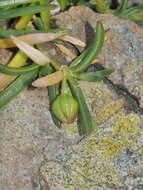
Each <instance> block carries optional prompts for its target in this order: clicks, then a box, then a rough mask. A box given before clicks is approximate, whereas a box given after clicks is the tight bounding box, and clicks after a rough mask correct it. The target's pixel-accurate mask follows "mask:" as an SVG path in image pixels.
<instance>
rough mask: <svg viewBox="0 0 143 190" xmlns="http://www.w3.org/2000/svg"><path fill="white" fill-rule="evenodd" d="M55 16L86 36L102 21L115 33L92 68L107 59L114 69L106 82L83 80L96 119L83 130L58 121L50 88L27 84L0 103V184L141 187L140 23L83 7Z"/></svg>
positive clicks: (87, 189)
mask: <svg viewBox="0 0 143 190" xmlns="http://www.w3.org/2000/svg"><path fill="white" fill-rule="evenodd" d="M53 19H54V24H56V25H59V26H60V27H65V28H70V29H72V34H73V36H75V37H78V38H80V39H81V40H84V41H86V40H87V44H90V43H91V41H92V39H93V36H94V28H95V26H96V21H97V20H100V21H102V22H103V24H104V27H105V30H110V36H109V37H108V40H107V41H106V42H105V44H104V47H103V49H102V53H101V54H100V58H101V59H102V60H103V61H102V63H101V65H98V67H95V68H94V69H99V68H100V67H101V66H103V67H108V68H114V69H115V72H114V73H113V74H112V75H111V76H110V77H109V78H108V79H106V80H104V81H102V82H98V83H88V82H80V86H81V88H82V89H83V92H84V95H85V97H86V100H87V103H88V105H89V109H90V111H91V113H92V117H93V123H94V131H93V133H92V134H90V135H89V136H87V137H79V136H78V133H77V128H76V123H73V124H71V125H68V126H67V125H63V128H62V130H59V129H57V128H56V127H55V126H54V125H53V123H52V120H51V117H50V112H49V105H48V97H47V91H46V90H44V91H38V90H25V91H24V92H23V93H21V94H20V95H19V96H18V97H17V98H16V99H15V100H13V102H11V103H10V104H9V105H8V106H6V107H5V108H3V109H1V110H0V115H1V124H0V131H1V133H0V150H1V154H0V155H1V157H0V158H1V162H0V189H2V190H9V189H11V190H19V189H20V190H27V189H28V190H41V189H42V190H67V189H68V190H79V189H82V190H95V189H96V190H104V189H106V190H115V189H117V190H119V189H120V190H126V189H137V190H140V189H141V188H142V185H143V183H142V181H143V175H142V173H143V168H142V164H143V149H142V143H143V133H142V124H143V116H142V113H141V111H142V108H141V106H142V101H141V98H142V85H143V84H142V79H141V72H142V64H143V63H142V60H143V55H142V52H141V47H142V45H143V44H142V43H143V40H142V35H143V32H142V29H141V28H140V27H139V26H138V25H136V24H134V23H132V22H130V21H127V20H121V19H119V18H117V17H114V16H112V15H102V14H96V13H94V12H93V11H92V10H90V9H89V8H85V7H73V8H71V9H70V10H69V11H67V12H65V13H61V14H59V15H56V16H54V17H53ZM85 26H86V27H85ZM91 69H92V68H91ZM134 107H136V109H134Z"/></svg>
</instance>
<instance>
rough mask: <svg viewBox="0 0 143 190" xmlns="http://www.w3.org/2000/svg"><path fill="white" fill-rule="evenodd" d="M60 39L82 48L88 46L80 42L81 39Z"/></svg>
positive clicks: (69, 37)
mask: <svg viewBox="0 0 143 190" xmlns="http://www.w3.org/2000/svg"><path fill="white" fill-rule="evenodd" d="M59 39H61V40H65V41H67V42H70V43H72V44H74V45H78V46H81V47H85V46H86V44H85V43H84V42H83V41H81V40H79V39H77V38H75V37H73V36H68V35H66V36H62V37H60V38H59Z"/></svg>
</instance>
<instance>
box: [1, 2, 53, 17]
mask: <svg viewBox="0 0 143 190" xmlns="http://www.w3.org/2000/svg"><path fill="white" fill-rule="evenodd" d="M52 8H55V6H52V5H49V6H28V7H22V8H15V9H10V10H1V11H0V19H7V18H15V17H19V16H24V15H29V14H35V13H39V12H41V11H42V10H45V9H52Z"/></svg>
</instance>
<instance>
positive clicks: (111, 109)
mask: <svg viewBox="0 0 143 190" xmlns="http://www.w3.org/2000/svg"><path fill="white" fill-rule="evenodd" d="M123 104H124V101H123V99H119V100H117V101H115V102H114V103H112V104H110V105H108V106H106V107H104V108H103V109H102V110H101V111H100V112H99V113H98V114H97V115H96V121H95V123H101V122H103V121H105V120H107V119H109V118H110V117H111V116H112V115H113V114H115V113H116V112H117V111H119V110H120V109H121V108H122V106H123Z"/></svg>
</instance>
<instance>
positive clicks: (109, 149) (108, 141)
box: [99, 137, 122, 158]
mask: <svg viewBox="0 0 143 190" xmlns="http://www.w3.org/2000/svg"><path fill="white" fill-rule="evenodd" d="M99 148H100V151H101V153H102V155H103V157H102V158H108V157H114V156H116V155H117V154H118V153H119V152H120V151H121V150H122V143H121V142H118V141H116V140H115V139H113V138H110V137H105V138H103V139H102V140H101V143H100V146H99Z"/></svg>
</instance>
